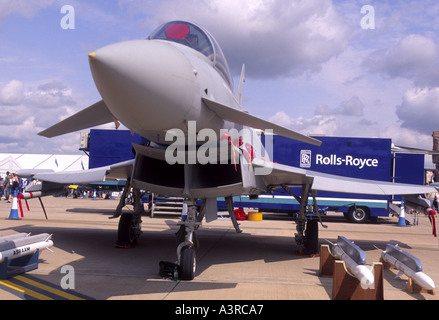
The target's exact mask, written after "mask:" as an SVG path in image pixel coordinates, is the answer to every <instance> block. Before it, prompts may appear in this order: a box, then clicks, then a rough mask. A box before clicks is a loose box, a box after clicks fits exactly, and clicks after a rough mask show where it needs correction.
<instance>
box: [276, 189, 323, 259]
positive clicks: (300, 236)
mask: <svg viewBox="0 0 439 320" xmlns="http://www.w3.org/2000/svg"><path fill="white" fill-rule="evenodd" d="M282 188H283V189H284V191H285V192H287V193H289V194H290V195H292V196H293V197H294V198H295V199H296V200H297V201H298V202H299V203H300V209H299V214H298V217H297V226H296V230H297V233H296V234H295V240H296V243H297V244H298V245H300V246H303V248H302V249H301V250H300V254H301V255H304V256H316V255H318V253H319V225H318V222H319V221H320V223H321V225H322V227H324V228H327V226H325V225H324V224H323V223H322V220H321V216H320V212H319V208H318V206H317V201H316V191H314V190H311V185H308V184H306V185H302V194H301V196H300V197H297V196H296V195H294V193H293V192H292V191H291V189H290V188H289V187H288V186H285V185H283V186H282ZM310 193H311V195H312V199H313V202H312V205H308V199H309V195H310Z"/></svg>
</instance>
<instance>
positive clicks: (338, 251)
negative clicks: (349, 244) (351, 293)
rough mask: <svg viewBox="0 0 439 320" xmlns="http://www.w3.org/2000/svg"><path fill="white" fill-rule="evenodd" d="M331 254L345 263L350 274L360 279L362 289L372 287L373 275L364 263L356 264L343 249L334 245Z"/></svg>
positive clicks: (373, 282)
mask: <svg viewBox="0 0 439 320" xmlns="http://www.w3.org/2000/svg"><path fill="white" fill-rule="evenodd" d="M332 253H333V255H334V256H335V257H336V258H337V259H340V260H343V261H344V262H345V263H346V267H347V268H348V270H349V271H350V272H351V273H352V275H353V276H354V277H355V278H357V279H358V280H360V282H361V287H362V288H363V289H369V288H374V284H375V277H374V275H373V273H372V271H371V270H370V269H369V268H368V267H366V266H365V265H361V264H357V263H356V262H355V261H354V260H353V259H352V258H351V257H349V255H348V254H347V253H346V252H344V251H343V249H342V248H341V247H340V246H338V245H334V247H333V248H332Z"/></svg>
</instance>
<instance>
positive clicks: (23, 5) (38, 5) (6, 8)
mask: <svg viewBox="0 0 439 320" xmlns="http://www.w3.org/2000/svg"><path fill="white" fill-rule="evenodd" d="M54 2H55V0H0V28H1V25H2V24H3V22H4V21H5V19H6V18H7V17H8V16H9V15H13V14H18V15H21V16H24V17H27V18H30V17H33V16H34V15H35V14H36V13H37V12H38V11H39V10H41V9H43V8H46V7H48V6H50V5H52V4H53V3H54Z"/></svg>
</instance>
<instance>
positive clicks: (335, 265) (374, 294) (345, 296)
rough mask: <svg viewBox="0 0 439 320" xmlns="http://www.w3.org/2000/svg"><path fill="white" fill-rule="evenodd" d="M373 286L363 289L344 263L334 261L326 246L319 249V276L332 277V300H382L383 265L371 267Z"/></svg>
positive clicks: (378, 264) (376, 264)
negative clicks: (373, 279)
mask: <svg viewBox="0 0 439 320" xmlns="http://www.w3.org/2000/svg"><path fill="white" fill-rule="evenodd" d="M372 268H373V272H374V278H375V285H374V288H373V289H363V288H362V287H361V282H360V280H358V279H357V278H355V277H353V276H352V275H351V274H350V273H349V272H348V271H347V269H346V265H345V263H344V261H340V260H336V259H335V258H334V256H333V255H332V254H331V252H330V249H329V246H328V245H321V247H320V268H319V275H320V276H332V277H333V282H332V300H384V285H383V264H382V263H374V264H373V265H372Z"/></svg>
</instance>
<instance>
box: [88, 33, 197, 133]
mask: <svg viewBox="0 0 439 320" xmlns="http://www.w3.org/2000/svg"><path fill="white" fill-rule="evenodd" d="M89 60H90V67H91V70H92V74H93V78H94V81H95V83H96V87H97V88H98V90H99V92H100V94H101V95H102V98H103V99H104V101H105V103H106V105H107V107H108V108H109V109H110V111H111V112H112V114H113V115H114V116H115V117H116V118H117V119H118V120H119V121H121V122H122V123H123V124H124V125H126V126H127V127H128V128H130V129H134V131H136V132H138V133H139V134H142V131H145V130H146V129H147V131H154V130H163V128H169V129H172V128H181V127H183V125H184V118H185V116H186V115H187V113H188V112H189V110H190V108H191V106H192V104H193V99H194V98H193V92H194V90H195V88H194V85H195V75H194V72H193V68H192V65H191V64H190V62H189V60H188V59H187V58H186V57H185V56H184V55H183V54H182V53H181V52H179V51H178V50H176V48H175V47H173V46H172V45H170V44H168V43H166V42H160V41H149V40H136V41H127V42H120V43H116V44H113V45H109V46H107V47H104V48H102V49H99V50H97V51H96V52H95V53H91V54H89Z"/></svg>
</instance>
